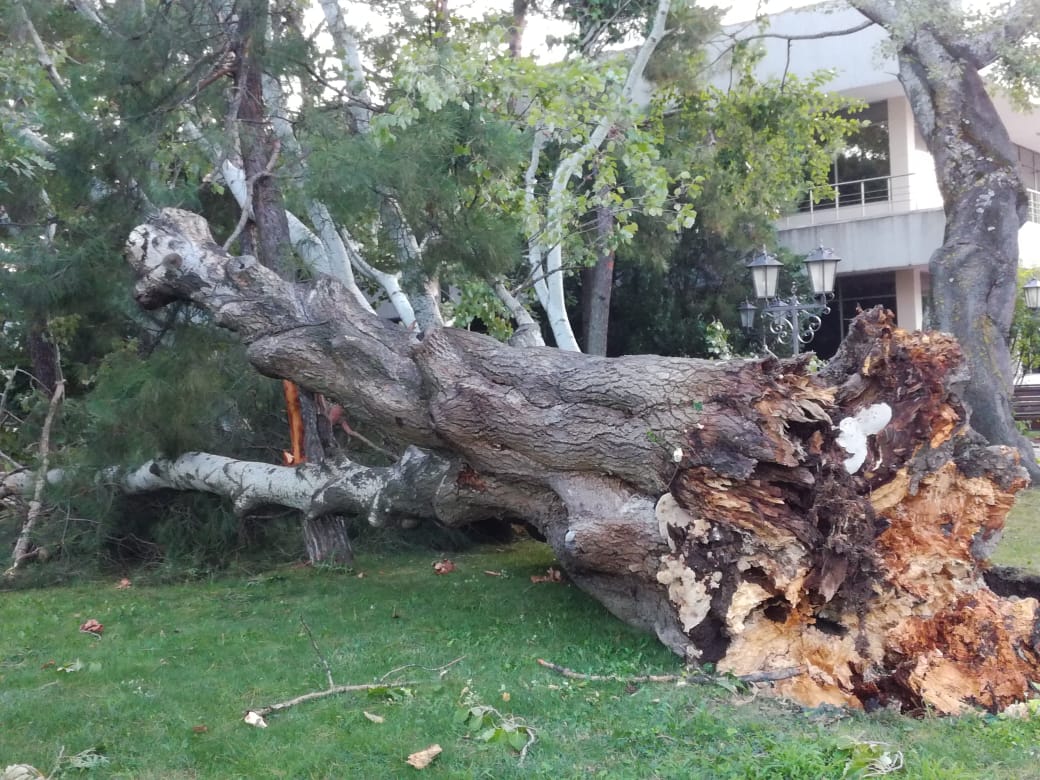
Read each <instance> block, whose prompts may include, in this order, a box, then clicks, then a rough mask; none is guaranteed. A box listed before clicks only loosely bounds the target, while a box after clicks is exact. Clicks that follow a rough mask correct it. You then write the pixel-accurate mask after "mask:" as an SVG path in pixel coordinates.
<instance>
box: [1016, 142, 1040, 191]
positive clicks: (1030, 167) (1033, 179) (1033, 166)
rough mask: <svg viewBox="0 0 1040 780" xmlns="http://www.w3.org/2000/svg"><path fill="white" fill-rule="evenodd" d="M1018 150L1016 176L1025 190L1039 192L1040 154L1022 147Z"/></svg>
mask: <svg viewBox="0 0 1040 780" xmlns="http://www.w3.org/2000/svg"><path fill="white" fill-rule="evenodd" d="M1017 148H1018V175H1019V176H1021V177H1022V183H1023V184H1024V185H1025V187H1026V189H1027V190H1040V153H1037V152H1034V151H1033V150H1032V149H1026V148H1025V147H1024V146H1019V147H1017Z"/></svg>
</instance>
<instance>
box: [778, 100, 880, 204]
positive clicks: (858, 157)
mask: <svg viewBox="0 0 1040 780" xmlns="http://www.w3.org/2000/svg"><path fill="white" fill-rule="evenodd" d="M851 116H852V117H853V118H855V119H859V120H860V121H861V122H862V126H861V127H859V128H858V129H857V130H856V131H855V132H853V133H852V135H850V136H849V137H848V139H846V143H847V145H846V147H845V149H843V150H842V151H841V152H840V153H839V154H838V155H837V156H836V157H835V158H834V162H833V163H832V164H831V172H830V176H829V177H828V181H829V182H830V184H831V185H832V186H833V187H834V189H835V191H836V193H837V197H838V206H839V207H842V206H859V205H863V204H865V203H878V202H884V201H887V200H889V199H890V198H891V193H890V191H889V183H890V182H889V177H890V176H891V175H892V166H891V161H890V158H889V144H888V101H884V100H882V101H881V102H878V103H871V104H870V105H869V106H867V107H866V108H865V109H863V110H862V111H859V112H856V113H854V114H851ZM826 208H834V198H833V197H831V198H825V199H821V200H820V201H819V202H818V203H814V204H810V198H809V197H807V198H805V200H804V201H803V202H802V203H800V204H799V206H798V210H799V211H810V210H812V209H826Z"/></svg>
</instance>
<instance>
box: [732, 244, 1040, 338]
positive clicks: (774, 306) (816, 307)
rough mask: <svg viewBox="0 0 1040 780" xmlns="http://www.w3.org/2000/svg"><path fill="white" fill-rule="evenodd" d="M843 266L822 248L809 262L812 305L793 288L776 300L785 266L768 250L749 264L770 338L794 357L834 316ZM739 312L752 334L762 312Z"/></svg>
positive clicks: (746, 306) (749, 306)
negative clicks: (838, 276)
mask: <svg viewBox="0 0 1040 780" xmlns="http://www.w3.org/2000/svg"><path fill="white" fill-rule="evenodd" d="M840 262H841V258H840V257H838V255H837V254H835V252H834V250H833V249H827V248H825V247H822V246H821V247H818V248H816V249H814V250H813V251H812V252H810V253H809V255H808V256H807V257H806V258H805V270H806V273H807V274H808V276H809V281H810V282H811V283H812V290H813V299H812V300H810V301H803V300H800V299H799V298H798V295H797V293H796V291H795V287H794V285H793V284H792V285H791V296H790V297H789V298H786V299H785V298H779V297H777V296H776V285H777V281H778V278H779V274H780V268H782V267H783V263H781V262H780V261H779V260H777V259H776V258H775V257H774V256H773V255H771V254H769V253H768V252H766V251H765V250H764V249H763V250H762V252H760V253H759V254H757V255H755V257H753V258H752V259H751V260H749V261H748V262H747V267H748V268H750V269H751V278H752V281H753V282H754V285H755V297H756V298H758V299H759V300H761V301H762V302H763V306H762V314H763V316H764V318H765V320H766V321H767V322H768V326H769V335H771V336H772V338H773V340H774V341H775V342H777V343H780V344H790V345H791V353H792V354H794V355H797V354H798V353H799V352H800V351H801V346H802V345H803V344H808V343H809V342H810V341H812V340H813V337H814V336H815V335H816V332H817V331H818V330H819V329H820V326H821V325H823V319H822V318H823V317H824V316H825V315H827V314H830V311H831V310H830V307H829V306H828V305H827V302H828V301H829V300H830V299H831V298H833V297H834V277H835V274H836V273H837V269H838V263H840ZM1027 287H1028V285H1027ZM1036 287H1037V289H1036V296H1037V306H1038V307H1040V282H1037V284H1036ZM738 309H739V311H740V324H741V326H742V327H743V328H744V330H746V331H751V330H752V329H753V328H754V325H755V313H756V312H757V311H758V309H757V308H756V307H755V305H754V304H753V303H751V302H750V301H744V303H742V304H741V305H740V306H739V307H738Z"/></svg>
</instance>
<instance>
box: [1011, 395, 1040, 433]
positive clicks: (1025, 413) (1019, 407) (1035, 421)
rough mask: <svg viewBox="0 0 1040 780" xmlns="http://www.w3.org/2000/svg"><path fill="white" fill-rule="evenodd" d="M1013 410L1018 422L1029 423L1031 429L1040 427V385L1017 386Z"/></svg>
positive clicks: (1012, 402)
mask: <svg viewBox="0 0 1040 780" xmlns="http://www.w3.org/2000/svg"><path fill="white" fill-rule="evenodd" d="M1011 408H1012V410H1013V411H1014V413H1015V419H1016V420H1023V421H1026V422H1028V423H1029V427H1030V429H1032V428H1036V427H1040V385H1015V392H1014V395H1012V397H1011Z"/></svg>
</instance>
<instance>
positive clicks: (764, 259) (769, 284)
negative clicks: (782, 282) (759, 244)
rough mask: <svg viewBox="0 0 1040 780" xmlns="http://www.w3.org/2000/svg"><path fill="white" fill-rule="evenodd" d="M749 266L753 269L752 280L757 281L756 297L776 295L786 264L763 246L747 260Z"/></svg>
mask: <svg viewBox="0 0 1040 780" xmlns="http://www.w3.org/2000/svg"><path fill="white" fill-rule="evenodd" d="M747 267H748V268H750V269H751V281H752V282H754V283H755V297H756V298H758V299H760V300H761V299H765V298H774V297H776V283H777V281H778V280H779V279H780V269H781V268H783V267H784V264H783V263H781V262H780V261H779V260H777V259H776V256H775V255H771V254H769V253H768V252H766V250H765V248H763V249H762V251H761V252H759V253H758V254H757V255H755V256H754V257H753V258H751V259H750V260H748V261H747Z"/></svg>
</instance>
